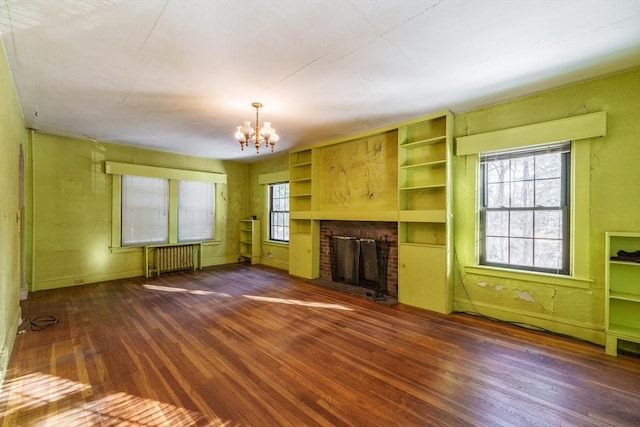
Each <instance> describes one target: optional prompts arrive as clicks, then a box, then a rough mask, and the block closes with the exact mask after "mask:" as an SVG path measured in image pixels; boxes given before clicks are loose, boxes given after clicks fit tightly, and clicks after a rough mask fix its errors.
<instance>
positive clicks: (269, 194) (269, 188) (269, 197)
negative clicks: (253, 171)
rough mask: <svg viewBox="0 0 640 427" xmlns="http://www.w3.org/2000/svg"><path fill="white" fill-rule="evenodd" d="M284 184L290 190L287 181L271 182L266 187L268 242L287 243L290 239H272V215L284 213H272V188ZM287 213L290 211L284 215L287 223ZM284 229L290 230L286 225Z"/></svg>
mask: <svg viewBox="0 0 640 427" xmlns="http://www.w3.org/2000/svg"><path fill="white" fill-rule="evenodd" d="M284 184H286V185H287V187H288V188H289V189H290V188H291V187H290V186H289V181H282V182H273V183H271V184H268V185H267V205H268V213H269V215H268V216H269V220H268V230H269V234H268V236H267V237H268V239H269V241H272V242H279V243H289V238H290V237H289V238H287V239H286V240H284V239H275V238H274V237H273V227H274V224H273V223H272V222H273V215H274V213H283V212H284V211H274V210H273V188H274V186H276V185H284ZM289 212H290V210H287V211H286V213H287V215H286V216H287V222H288V221H289ZM284 227H286V228H287V231H289V230H290V228H289V224H288V223H287V224H286V225H285V226H284ZM287 235H288V236H290V233H289V232H288V233H287Z"/></svg>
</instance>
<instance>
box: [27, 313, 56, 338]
mask: <svg viewBox="0 0 640 427" xmlns="http://www.w3.org/2000/svg"><path fill="white" fill-rule="evenodd" d="M57 323H58V319H56V318H55V317H54V316H52V315H50V314H43V315H41V316H37V317H34V318H33V319H29V318H28V317H27V318H26V319H25V321H24V323H23V326H22V328H20V329H19V330H18V334H19V335H21V334H24V333H26V332H27V329H28V328H31V330H32V331H36V332H37V331H41V330H43V329H47V328H48V327H50V326H53V325H55V324H57Z"/></svg>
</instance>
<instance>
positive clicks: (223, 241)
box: [32, 132, 248, 290]
mask: <svg viewBox="0 0 640 427" xmlns="http://www.w3.org/2000/svg"><path fill="white" fill-rule="evenodd" d="M32 139H33V168H34V178H33V179H34V183H33V185H34V197H33V198H34V215H33V227H34V265H33V290H40V289H49V288H57V287H62V286H71V285H75V284H81V283H90V282H97V281H102V280H110V279H115V278H123V277H133V276H140V275H143V274H144V272H143V264H144V261H143V253H142V250H141V249H139V248H138V249H134V250H129V251H115V252H112V251H111V250H110V246H111V200H112V176H111V175H107V174H105V173H104V161H105V160H110V161H117V162H125V163H134V164H142V165H150V166H158V167H166V168H174V169H187V170H196V171H204V172H218V173H225V174H227V184H218V186H219V187H218V193H219V204H218V206H217V208H218V214H219V215H220V216H221V223H222V226H221V227H219V228H218V230H217V232H216V239H217V240H220V243H219V244H216V245H212V246H207V247H206V248H205V249H203V254H202V255H203V264H204V266H208V265H214V264H223V263H229V262H235V261H236V260H237V256H238V253H239V236H238V235H239V231H238V230H239V227H238V221H239V219H240V218H243V217H245V216H246V215H247V211H246V207H247V197H246V188H247V185H248V183H247V170H248V166H247V165H246V164H243V163H238V162H229V161H221V160H213V159H206V158H200V157H192V156H185V155H178V154H173V153H166V152H160V151H154V150H147V149H141V148H133V147H127V146H123V145H116V144H107V143H101V142H93V141H87V140H79V139H73V138H67V137H63V136H56V135H49V134H42V133H35V132H34V133H33V135H32Z"/></svg>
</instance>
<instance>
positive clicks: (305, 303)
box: [242, 295, 353, 311]
mask: <svg viewBox="0 0 640 427" xmlns="http://www.w3.org/2000/svg"><path fill="white" fill-rule="evenodd" d="M242 296H243V297H245V298H248V299H250V300H255V301H264V302H274V303H278V304H291V305H301V306H304V307H318V308H331V309H334V310H347V311H353V309H352V308H349V307H345V306H344V305H341V304H327V303H324V302H314V301H300V300H297V299H284V298H270V297H259V296H255V295H242Z"/></svg>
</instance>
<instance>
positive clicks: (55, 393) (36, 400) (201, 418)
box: [0, 372, 226, 426]
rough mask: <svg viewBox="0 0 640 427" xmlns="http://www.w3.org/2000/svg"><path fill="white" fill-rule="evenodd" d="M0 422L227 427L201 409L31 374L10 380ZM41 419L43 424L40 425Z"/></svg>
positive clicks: (0, 403) (2, 397)
mask: <svg viewBox="0 0 640 427" xmlns="http://www.w3.org/2000/svg"><path fill="white" fill-rule="evenodd" d="M0 408H4V410H0V420H2V421H3V422H0V424H1V425H3V426H9V425H21V424H20V423H21V422H22V421H24V420H28V423H29V425H65V424H66V425H69V426H77V425H83V426H84V425H131V426H160V425H163V426H168V425H171V426H191V425H204V424H206V425H213V426H224V425H225V424H226V423H223V422H222V421H220V420H218V419H216V420H214V421H211V420H208V419H207V418H206V417H205V415H203V414H202V413H200V412H198V411H190V410H187V409H184V408H180V407H177V406H174V405H171V404H168V403H163V402H158V401H155V400H151V399H146V398H143V397H138V396H132V395H130V394H126V393H122V392H118V393H112V394H108V395H104V396H93V392H92V389H91V386H90V385H89V384H82V383H79V382H75V381H71V380H68V379H65V378H60V377H56V376H53V375H46V374H41V373H37V372H36V373H29V374H26V375H23V376H20V377H18V378H14V379H8V380H7V381H5V384H4V386H3V389H2V393H1V394H0ZM41 423H42V424H41Z"/></svg>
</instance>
